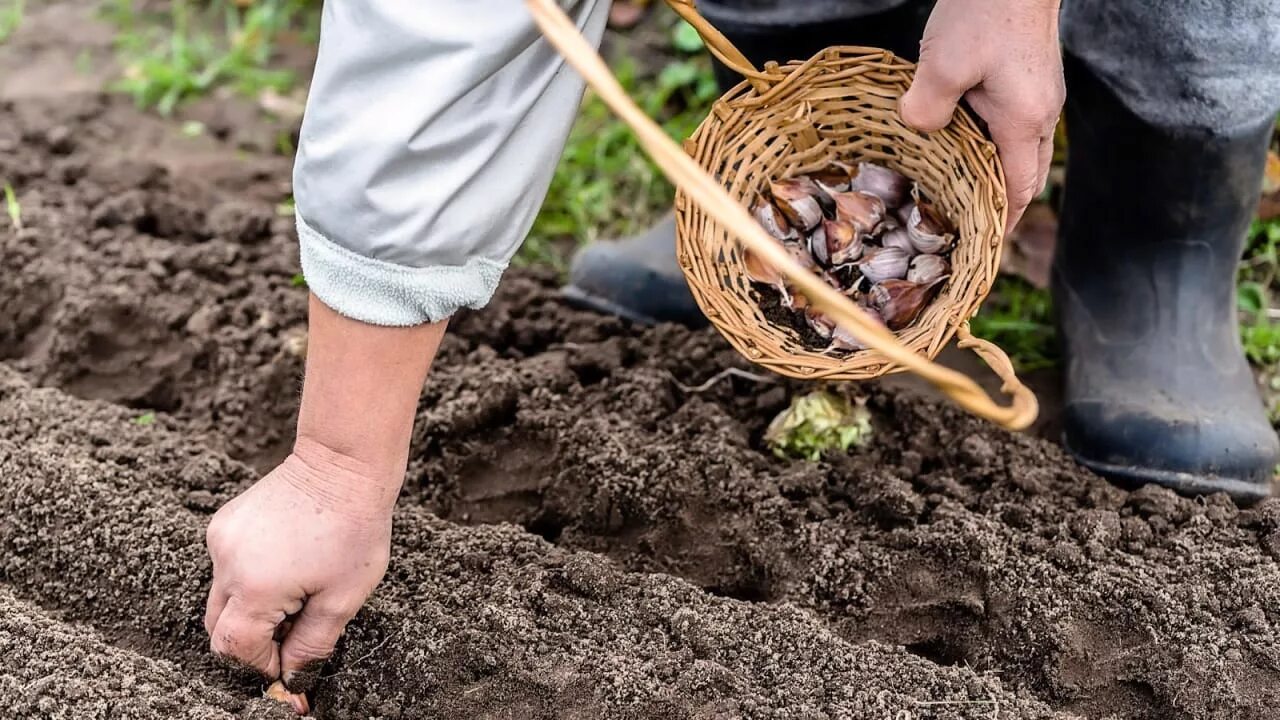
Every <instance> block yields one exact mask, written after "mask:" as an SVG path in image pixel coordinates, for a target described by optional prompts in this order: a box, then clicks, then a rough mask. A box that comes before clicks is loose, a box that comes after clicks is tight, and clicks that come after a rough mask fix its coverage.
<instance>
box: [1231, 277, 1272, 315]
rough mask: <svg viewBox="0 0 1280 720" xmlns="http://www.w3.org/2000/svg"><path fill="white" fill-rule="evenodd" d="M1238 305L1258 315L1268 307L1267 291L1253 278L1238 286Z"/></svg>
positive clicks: (1244, 310)
mask: <svg viewBox="0 0 1280 720" xmlns="http://www.w3.org/2000/svg"><path fill="white" fill-rule="evenodd" d="M1236 307H1237V308H1239V309H1240V310H1241V311H1243V312H1247V313H1249V314H1250V315H1257V314H1258V313H1260V312H1262V310H1263V309H1264V308H1266V307H1267V291H1266V289H1265V288H1263V287H1262V284H1261V283H1257V282H1254V281H1252V280H1246V281H1244V282H1241V283H1240V284H1239V285H1238V286H1237V287H1236Z"/></svg>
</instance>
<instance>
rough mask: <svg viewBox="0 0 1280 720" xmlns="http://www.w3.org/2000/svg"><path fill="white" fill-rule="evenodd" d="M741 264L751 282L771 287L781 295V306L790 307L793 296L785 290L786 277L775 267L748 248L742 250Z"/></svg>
mask: <svg viewBox="0 0 1280 720" xmlns="http://www.w3.org/2000/svg"><path fill="white" fill-rule="evenodd" d="M742 265H743V268H744V269H745V270H746V271H747V278H748V279H749V280H751V282H754V283H760V284H761V285H768V286H769V287H772V288H773V289H774V290H776V291H777V292H778V294H779V295H780V296H782V305H783V307H791V305H792V301H793V298H792V297H791V293H790V292H789V291H788V290H787V282H786V278H784V277H783V276H782V273H780V272H778V270H777V268H775V267H774V266H772V265H770V264H769V263H767V262H765V261H764V260H761V259H760V258H759V257H758V256H757V255H756V254H755V253H753V252H751V251H750V250H743V251H742Z"/></svg>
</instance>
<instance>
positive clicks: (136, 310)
mask: <svg viewBox="0 0 1280 720" xmlns="http://www.w3.org/2000/svg"><path fill="white" fill-rule="evenodd" d="M0 60H3V57H2V56H0ZM250 134H251V133H250ZM237 137H239V135H237V134H236V133H229V134H228V135H227V139H226V141H225V142H223V141H218V140H213V139H208V138H201V139H195V140H192V139H187V138H182V137H181V136H180V135H179V134H178V133H177V132H176V130H175V129H174V128H173V126H172V125H170V124H166V123H161V122H159V121H155V120H152V119H148V118H146V117H145V116H143V115H141V114H139V113H138V112H137V111H135V110H134V109H133V108H132V107H131V106H130V105H129V104H128V103H127V101H124V100H120V99H111V98H106V97H103V96H99V95H95V94H92V93H87V94H75V95H71V96H61V97H57V98H49V99H46V98H39V97H24V98H22V99H14V100H0V178H3V179H5V180H7V181H8V182H11V183H12V184H13V185H14V187H15V188H16V189H17V191H18V194H19V197H20V199H21V201H22V207H23V220H24V225H25V229H22V230H15V229H12V228H10V227H9V226H8V225H7V221H6V220H5V219H4V218H3V217H0V710H3V711H7V712H0V717H5V718H8V717H15V718H28V717H29V718H45V717H68V718H81V717H85V718H89V717H92V718H100V717H113V718H115V717H120V718H129V719H132V718H151V717H192V718H215V717H216V718H222V717H246V718H248V717H268V716H272V713H274V714H275V716H279V713H278V712H276V710H275V709H274V708H272V707H270V706H268V705H266V704H264V703H261V702H259V701H257V700H255V699H254V698H256V696H257V695H258V693H260V691H261V689H262V684H261V683H260V682H259V681H257V680H256V679H253V678H245V677H243V676H241V675H238V674H235V673H232V672H229V671H227V670H225V669H223V668H222V667H221V666H219V665H218V664H217V663H216V662H214V661H213V660H212V659H211V658H210V657H209V656H208V654H207V652H206V646H207V639H206V638H205V636H204V632H203V630H202V628H201V623H200V620H201V616H202V609H203V603H204V598H205V592H206V588H207V583H208V579H209V573H210V569H209V563H208V560H207V557H206V555H205V552H204V544H203V529H204V525H205V523H206V522H207V517H208V515H209V514H211V513H212V512H213V511H214V510H215V509H216V508H217V507H218V506H219V505H220V504H221V503H222V502H224V501H225V500H226V499H228V498H229V497H231V496H233V495H234V493H235V492H237V491H238V489H240V488H242V487H244V486H246V485H247V484H248V483H251V482H252V481H253V480H254V479H255V478H256V476H257V472H258V471H260V470H262V469H265V468H267V467H269V466H270V465H271V464H272V463H273V462H274V461H275V460H277V459H278V458H279V457H281V456H282V455H283V453H285V452H287V449H288V447H289V443H290V442H291V435H292V423H293V415H294V413H295V411H296V402H297V397H296V396H297V387H298V376H299V373H300V372H301V367H302V363H301V357H302V354H303V353H304V352H305V302H306V291H305V289H302V288H298V287H294V286H293V284H292V282H291V278H292V277H293V275H294V273H296V272H297V256H296V248H295V246H294V239H293V236H292V231H291V228H290V225H291V219H289V218H282V217H278V216H277V215H276V213H275V205H276V203H278V202H279V201H280V200H281V199H283V198H284V197H285V196H286V195H287V192H288V164H287V162H286V161H284V160H282V159H280V158H273V157H263V156H258V155H252V154H250V155H236V154H235V153H233V152H231V150H232V147H233V146H236V145H242V143H240V141H238V140H236V138H237ZM555 288H556V283H555V280H554V278H552V277H549V276H547V275H544V274H538V273H531V272H513V273H511V274H509V276H508V277H507V278H506V280H505V281H504V283H503V286H502V287H501V289H500V290H499V294H498V297H497V298H496V299H495V301H494V303H493V304H492V305H491V306H490V307H489V308H488V309H486V310H484V311H482V312H467V313H463V314H462V315H460V316H459V317H458V318H457V319H456V320H455V322H454V323H453V326H452V333H451V335H450V337H449V338H448V339H447V340H446V342H445V345H444V347H443V349H442V353H441V357H440V359H439V361H438V363H437V369H436V371H435V372H434V374H433V376H432V378H431V380H430V381H429V383H428V386H427V388H426V390H425V391H424V393H423V396H422V401H421V404H420V409H419V417H418V424H417V427H416V430H415V436H414V440H413V452H412V460H411V466H410V470H409V474H408V481H407V484H406V492H405V494H404V497H403V498H402V501H401V503H400V508H399V510H398V511H397V512H398V514H397V524H396V534H395V541H394V542H395V546H394V548H393V560H392V564H391V568H390V570H389V573H388V576H387V579H386V580H385V581H384V582H383V584H382V585H381V586H380V587H379V589H378V591H377V593H376V594H375V596H374V598H373V599H372V601H371V602H370V604H369V605H368V607H366V609H365V610H364V611H363V612H362V613H361V615H360V616H359V617H358V618H357V620H356V621H355V622H354V623H353V625H352V626H351V628H350V630H349V632H348V634H347V636H346V638H345V639H344V641H343V643H342V644H341V646H340V649H339V653H338V655H337V656H336V657H335V658H334V659H333V660H332V661H331V662H330V663H329V665H328V666H327V667H326V668H324V669H323V670H322V671H321V678H320V681H319V684H318V686H317V689H316V691H315V692H314V693H313V706H314V707H315V708H316V714H317V715H318V716H320V717H325V718H436V717H448V718H451V719H457V720H470V719H477V720H478V719H480V718H521V719H524V718H557V719H569V718H584V719H585V718H592V719H594V718H655V719H656V718H663V719H666V718H725V719H727V718H779V719H781V718H786V719H788V720H790V719H792V718H811V719H817V718H831V719H833V720H834V719H836V718H877V719H878V718H885V719H892V720H906V719H908V718H910V719H911V720H919V719H921V718H957V719H958V718H966V719H977V718H1050V717H1088V718H1102V717H1112V718H1121V719H1123V720H1138V719H1146V718H1152V719H1154V718H1161V719H1162V720H1163V719H1165V718H1173V719H1179V718H1197V719H1198V718H1231V719H1232V720H1236V719H1250V718H1270V717H1273V716H1274V712H1273V710H1272V708H1273V707H1274V706H1276V705H1277V704H1278V703H1280V635H1278V633H1277V628H1276V625H1277V623H1278V622H1280V570H1278V569H1277V566H1276V557H1277V556H1280V502H1270V503H1266V504H1263V505H1262V506H1260V507H1258V508H1255V509H1253V510H1249V511H1240V510H1238V509H1237V508H1235V507H1234V506H1233V505H1232V504H1231V503H1230V502H1229V501H1227V500H1226V499H1224V498H1221V497H1215V498H1208V499H1204V500H1188V499H1183V498H1179V497H1177V496H1175V495H1173V494H1172V493H1169V492H1167V491H1163V490H1158V489H1150V488H1149V489H1145V490H1141V491H1138V492H1133V493H1130V492H1126V491H1122V490H1119V489H1116V488H1113V487H1111V486H1110V485H1108V484H1106V483H1105V482H1103V481H1101V480H1099V479H1097V478H1095V477H1093V476H1092V475H1090V474H1089V473H1087V472H1085V471H1082V470H1080V469H1078V468H1077V467H1075V466H1074V465H1073V464H1072V463H1071V462H1070V461H1069V460H1068V459H1067V458H1066V457H1065V456H1064V455H1063V453H1062V452H1061V451H1060V450H1059V449H1058V448H1057V447H1056V446H1054V445H1051V444H1048V443H1045V442H1043V441H1040V440H1037V439H1034V438H1031V437H1024V436H1014V435H1010V434H1007V433H1004V432H1001V431H999V430H996V429H993V428H991V427H989V426H987V425H985V424H983V423H981V422H978V421H975V420H973V419H971V418H968V417H965V416H963V415H961V414H959V413H957V412H955V411H953V410H951V409H949V408H946V407H943V406H940V405H937V404H935V403H932V402H930V401H927V400H924V399H921V398H920V397H918V396H917V395H915V394H913V393H911V392H909V391H905V390H902V389H901V388H900V387H899V386H898V385H897V384H892V385H891V384H888V383H886V384H881V385H863V386H840V387H838V388H837V389H838V390H839V391H841V392H848V393H859V394H861V395H862V396H864V397H866V398H867V400H868V407H869V408H870V409H871V410H872V412H873V415H874V422H875V425H876V428H877V433H876V435H875V437H874V439H873V441H872V443H871V444H870V446H869V447H866V448H863V449H860V450H858V451H856V452H854V453H852V454H849V455H841V456H831V457H828V458H826V459H825V460H824V461H823V462H821V463H817V464H810V463H804V462H792V461H782V460H778V459H776V458H774V457H773V456H772V455H770V454H768V453H767V452H764V451H762V448H761V443H760V435H761V433H762V432H763V428H764V426H765V425H766V424H767V422H768V421H769V419H770V418H771V417H772V416H773V415H774V414H775V413H776V412H777V411H779V410H780V409H782V408H783V407H785V405H786V404H787V401H788V398H789V396H790V394H791V393H792V392H794V391H797V390H800V389H803V387H804V386H802V385H798V384H794V383H790V382H757V381H753V380H750V379H744V378H741V377H726V378H724V379H722V380H721V381H719V382H717V383H715V384H713V385H712V386H711V387H710V388H709V389H707V390H705V391H703V392H693V391H690V390H688V389H687V388H689V387H693V386H696V385H698V384H700V383H702V382H704V381H706V380H708V379H709V378H712V377H713V376H715V375H716V374H717V373H718V372H719V371H720V370H721V369H723V368H725V367H739V368H743V369H748V368H747V366H746V365H745V364H743V361H742V360H741V359H740V358H738V357H737V356H736V355H735V354H734V353H733V351H732V350H731V349H730V348H729V347H728V346H727V345H726V344H725V343H724V342H723V341H721V340H720V339H719V338H718V337H717V336H716V335H715V334H714V332H712V331H709V330H708V331H700V332H690V331H687V330H684V329H682V328H677V327H670V326H667V327H658V328H653V329H647V330H645V329H637V328H633V327H630V326H629V325H627V324H626V323H623V322H621V321H618V320H615V319H611V318H606V317H602V316H598V315H594V314H591V313H585V312H579V311H575V310H572V309H569V308H567V307H566V306H564V305H563V304H562V303H561V302H560V301H559V299H558V297H557V295H556V293H555ZM148 411H156V412H157V419H156V421H155V422H154V424H149V425H147V424H139V423H137V422H136V419H137V418H138V417H139V416H141V415H142V414H143V413H145V412H148Z"/></svg>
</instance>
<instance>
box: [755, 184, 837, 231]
mask: <svg viewBox="0 0 1280 720" xmlns="http://www.w3.org/2000/svg"><path fill="white" fill-rule="evenodd" d="M769 193H770V194H771V195H772V196H773V201H774V203H775V204H776V205H777V206H778V209H779V210H781V211H782V214H783V215H784V216H785V217H786V218H787V222H789V223H790V224H791V225H792V226H793V227H795V228H797V229H799V230H800V231H802V232H808V231H810V230H812V229H813V228H815V227H817V225H818V223H820V222H822V204H823V203H822V198H826V197H827V196H826V193H823V192H822V189H821V188H819V187H818V186H817V185H816V184H815V183H814V182H813V181H812V180H810V179H808V178H803V177H801V178H791V179H790V180H779V181H777V182H773V183H769ZM828 201H829V199H828Z"/></svg>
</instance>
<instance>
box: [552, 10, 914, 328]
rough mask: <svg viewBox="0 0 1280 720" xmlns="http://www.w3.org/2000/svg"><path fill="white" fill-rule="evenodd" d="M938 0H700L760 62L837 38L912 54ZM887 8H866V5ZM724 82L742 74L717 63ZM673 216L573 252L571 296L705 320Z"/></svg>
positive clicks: (636, 314) (647, 314) (587, 302)
mask: <svg viewBox="0 0 1280 720" xmlns="http://www.w3.org/2000/svg"><path fill="white" fill-rule="evenodd" d="M931 6H932V2H930V1H924V0H913V1H912V2H907V3H902V2H901V1H900V0H702V2H699V3H698V7H699V10H700V11H701V12H702V13H703V14H704V15H705V16H706V17H707V19H708V20H710V21H711V22H712V23H713V24H714V25H715V26H716V27H717V28H719V29H720V31H721V32H723V33H725V35H726V36H728V38H729V39H730V40H731V41H732V42H733V43H734V44H735V45H737V46H738V47H739V48H740V49H742V51H743V52H744V53H745V54H746V55H747V56H748V57H749V58H750V59H751V60H752V62H754V63H756V64H757V65H762V64H764V63H765V62H766V61H768V60H777V61H779V62H786V61H788V60H795V59H800V60H803V59H808V58H810V57H812V56H813V55H815V54H816V53H818V52H819V51H821V50H823V49H825V48H827V47H830V46H832V45H868V46H872V47H886V48H889V49H890V50H893V51H894V52H897V53H899V54H902V55H904V56H906V57H914V56H915V55H916V53H917V52H918V50H919V43H920V36H921V34H922V33H923V31H924V23H925V20H927V19H928V12H929V8H930V7H931ZM871 7H874V8H876V9H884V8H888V9H886V10H884V11H883V12H870V13H868V12H865V11H864V12H861V13H859V12H858V10H859V9H860V8H864V9H865V8H871ZM717 77H718V78H719V80H720V83H721V86H722V87H724V88H726V89H727V88H729V87H732V86H733V85H735V84H736V83H737V80H736V79H735V78H733V77H732V75H731V74H730V73H728V72H727V71H726V70H724V68H717ZM675 235H676V229H675V218H674V216H673V215H671V214H668V215H667V216H666V217H665V218H663V219H662V220H661V221H660V222H659V223H658V224H657V225H655V226H654V227H652V228H650V229H649V230H648V231H646V232H645V233H643V234H641V235H638V236H635V237H631V238H626V239H623V240H620V241H617V242H602V243H595V244H593V245H590V246H588V247H586V248H583V249H582V250H581V251H579V252H578V254H577V255H576V256H575V257H574V260H573V266H572V268H571V270H570V276H569V285H568V286H567V287H565V289H564V293H565V296H566V297H567V298H568V299H569V300H571V301H573V302H576V303H578V304H580V305H584V306H587V307H591V308H594V309H596V310H600V311H602V312H607V313H611V314H614V315H619V316H622V317H625V318H628V319H631V320H634V321H638V322H645V323H653V322H680V323H684V324H686V325H694V326H698V325H704V324H706V319H705V318H704V317H703V316H702V313H701V311H700V310H699V309H698V307H697V305H696V304H695V303H694V301H693V295H692V294H690V292H689V287H688V285H687V284H685V280H684V276H683V275H682V274H681V272H680V268H679V266H678V265H677V263H676V255H675Z"/></svg>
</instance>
